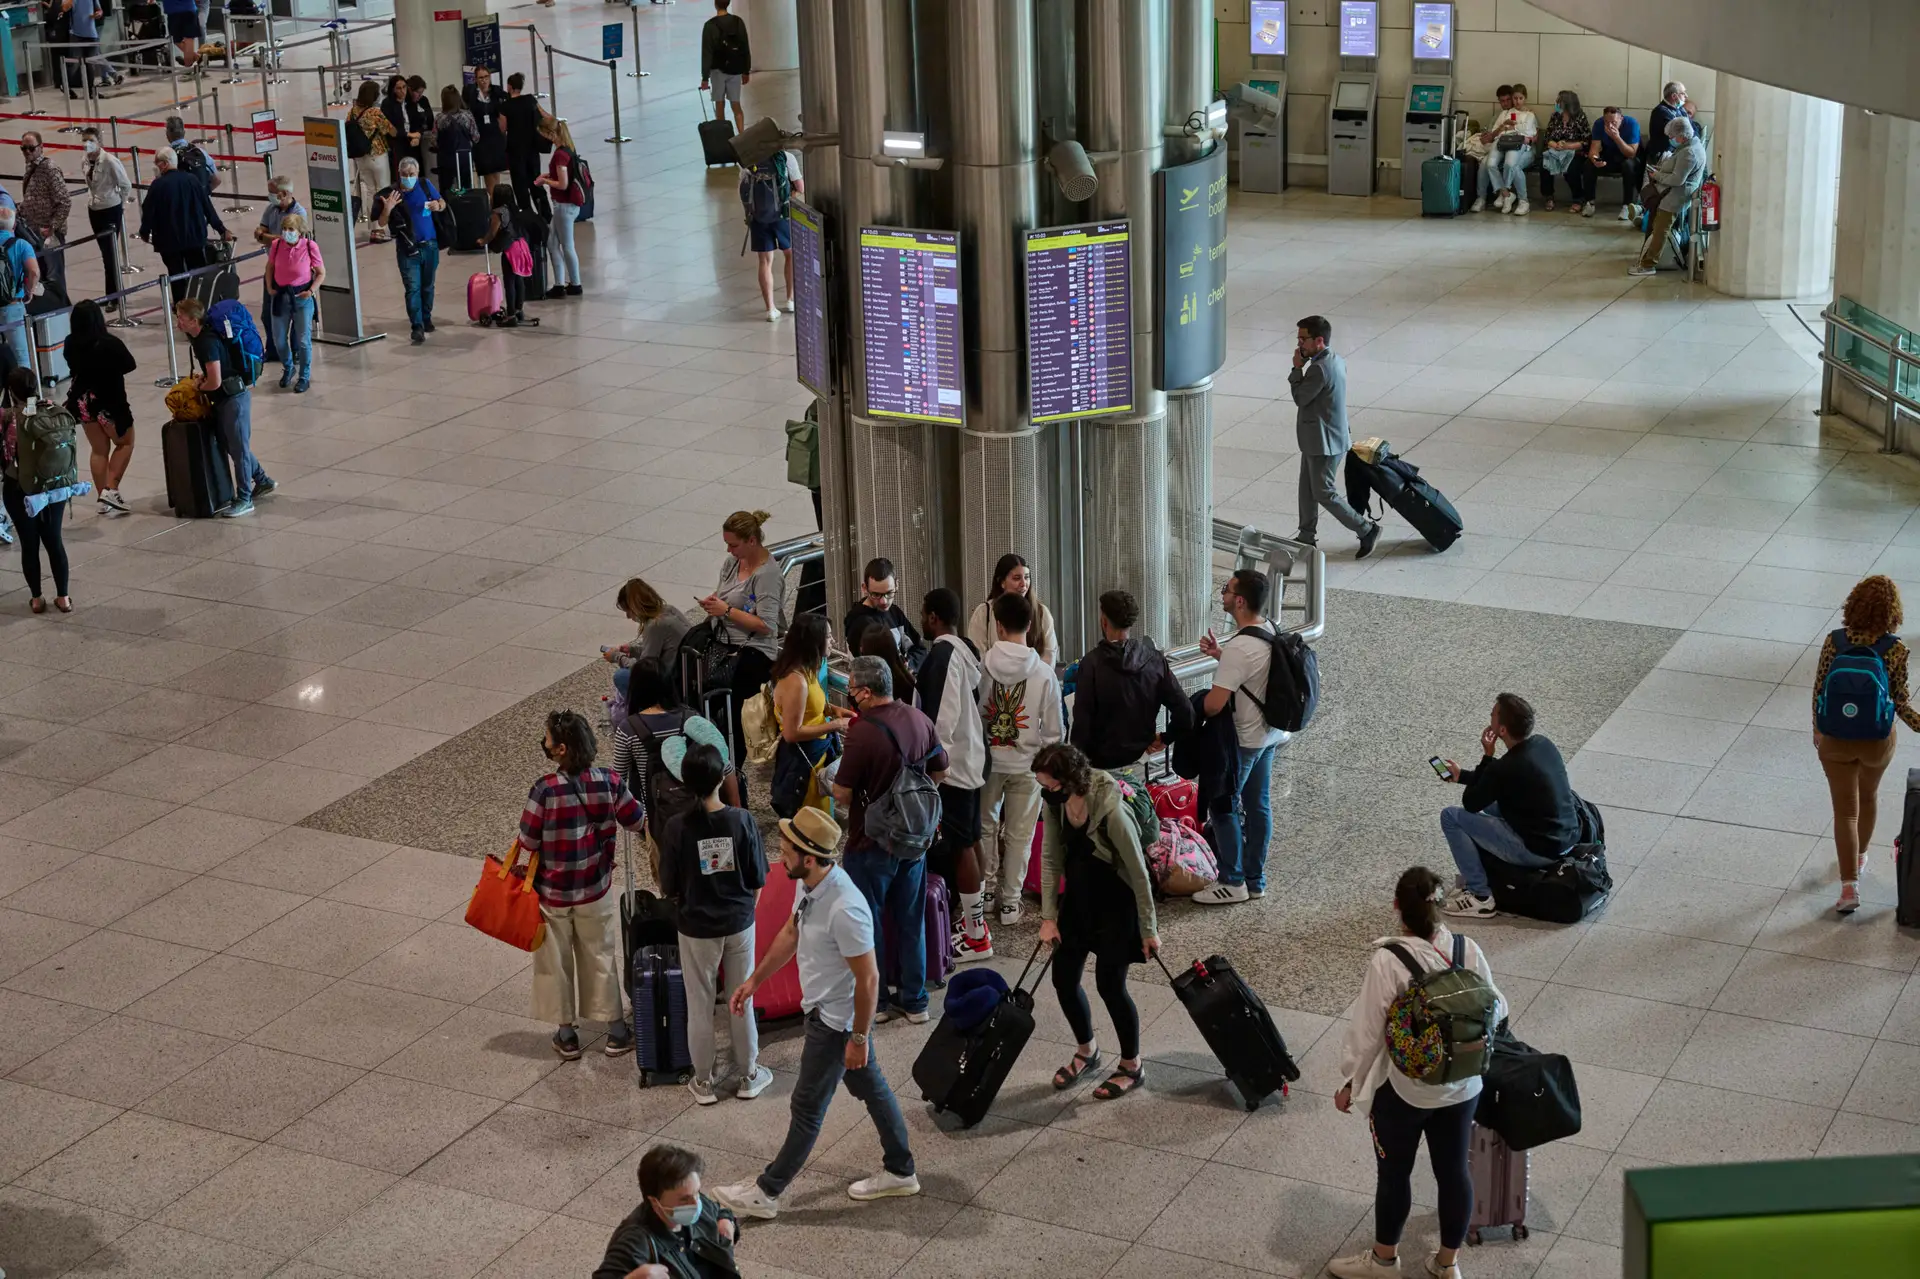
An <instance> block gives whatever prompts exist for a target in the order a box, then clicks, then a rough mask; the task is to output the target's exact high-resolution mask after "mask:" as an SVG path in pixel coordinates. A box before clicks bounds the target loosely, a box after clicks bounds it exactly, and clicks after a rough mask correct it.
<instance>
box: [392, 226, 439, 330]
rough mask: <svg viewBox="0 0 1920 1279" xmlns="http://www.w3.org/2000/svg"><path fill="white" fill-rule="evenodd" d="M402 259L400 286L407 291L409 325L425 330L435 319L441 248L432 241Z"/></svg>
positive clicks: (404, 255) (401, 255)
mask: <svg viewBox="0 0 1920 1279" xmlns="http://www.w3.org/2000/svg"><path fill="white" fill-rule="evenodd" d="M399 258H400V284H401V286H402V287H403V288H405V289H406V291H407V323H408V324H411V325H412V326H413V327H414V328H416V329H418V328H424V327H426V323H427V321H428V320H431V319H432V318H433V277H434V276H435V275H436V274H438V272H439V270H440V246H439V245H438V244H436V243H434V242H433V241H432V240H428V241H427V242H426V243H424V244H422V245H420V246H419V249H418V250H417V251H416V252H414V253H412V254H406V253H402V254H400V255H399Z"/></svg>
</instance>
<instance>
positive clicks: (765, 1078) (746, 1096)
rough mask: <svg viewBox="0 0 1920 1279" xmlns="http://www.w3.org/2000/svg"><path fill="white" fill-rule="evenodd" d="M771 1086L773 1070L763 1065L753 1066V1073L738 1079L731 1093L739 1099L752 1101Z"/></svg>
mask: <svg viewBox="0 0 1920 1279" xmlns="http://www.w3.org/2000/svg"><path fill="white" fill-rule="evenodd" d="M771 1087H773V1072H772V1071H771V1070H768V1069H767V1068H766V1067H765V1066H755V1067H754V1068H753V1073H752V1074H751V1075H748V1076H747V1077H746V1078H745V1079H742V1080H741V1081H740V1086H739V1087H738V1088H736V1089H734V1090H733V1095H734V1096H736V1097H738V1098H739V1099H740V1100H741V1101H752V1100H753V1099H754V1098H755V1097H758V1096H759V1095H760V1094H761V1093H763V1092H765V1091H766V1090H767V1089H769V1088H771Z"/></svg>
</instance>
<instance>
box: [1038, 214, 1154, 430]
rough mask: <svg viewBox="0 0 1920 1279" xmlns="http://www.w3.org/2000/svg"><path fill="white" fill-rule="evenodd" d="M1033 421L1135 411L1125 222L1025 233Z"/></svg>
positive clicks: (1128, 238)
mask: <svg viewBox="0 0 1920 1279" xmlns="http://www.w3.org/2000/svg"><path fill="white" fill-rule="evenodd" d="M1027 389H1028V391H1029V393H1030V396H1031V402H1032V406H1033V420H1034V421H1035V422H1060V421H1066V420H1068V419H1071V418H1080V417H1099V416H1101V415H1103V414H1108V413H1126V412H1129V411H1130V410H1132V408H1133V236H1132V233H1131V232H1130V231H1129V230H1128V227H1127V224H1126V223H1125V222H1096V223H1089V224H1087V225H1086V226H1073V227H1061V228H1058V229H1055V230H1049V231H1029V232H1027Z"/></svg>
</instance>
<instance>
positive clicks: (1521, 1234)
mask: <svg viewBox="0 0 1920 1279" xmlns="http://www.w3.org/2000/svg"><path fill="white" fill-rule="evenodd" d="M1532 1233H1533V1232H1532V1231H1531V1230H1528V1229H1527V1228H1526V1227H1525V1226H1515V1227H1514V1228H1513V1238H1514V1242H1515V1243H1518V1242H1519V1241H1520V1240H1522V1239H1525V1238H1526V1237H1527V1236H1528V1235H1530V1234H1532Z"/></svg>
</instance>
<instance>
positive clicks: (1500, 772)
mask: <svg viewBox="0 0 1920 1279" xmlns="http://www.w3.org/2000/svg"><path fill="white" fill-rule="evenodd" d="M1502 743H1505V745H1506V748H1507V753H1506V754H1505V755H1504V756H1502V757H1500V758H1498V759H1495V758H1494V754H1493V752H1494V748H1495V747H1496V746H1498V745H1500V744H1502ZM1480 746H1481V749H1482V750H1483V751H1484V752H1485V754H1484V755H1483V757H1482V758H1481V760H1480V765H1479V767H1477V768H1474V769H1471V770H1468V771H1463V770H1462V769H1461V767H1460V766H1459V765H1458V764H1456V763H1454V762H1453V761H1452V760H1446V761H1445V763H1446V766H1447V780H1449V781H1455V782H1460V783H1461V784H1463V785H1464V786H1465V787H1466V788H1467V793H1466V795H1465V796H1463V797H1462V799H1461V807H1458V808H1449V809H1447V810H1445V811H1444V812H1442V813H1441V814H1440V833H1441V834H1443V835H1445V836H1446V838H1447V848H1448V849H1449V850H1450V851H1451V852H1452V853H1453V862H1454V865H1456V866H1458V867H1459V868H1460V884H1461V886H1460V888H1459V889H1458V890H1456V891H1455V892H1454V894H1453V896H1451V897H1449V898H1448V899H1447V901H1446V904H1445V906H1443V907H1442V909H1444V910H1445V911H1446V913H1447V914H1449V915H1465V916H1485V915H1492V914H1494V913H1495V910H1496V908H1495V906H1494V902H1493V887H1492V885H1491V884H1489V883H1488V882H1487V872H1486V868H1485V867H1484V866H1483V865H1482V864H1481V861H1480V858H1481V856H1482V854H1484V855H1486V856H1488V857H1492V858H1494V859H1496V860H1498V861H1502V862H1505V863H1507V864H1508V865H1510V866H1522V867H1542V866H1551V865H1553V864H1554V863H1555V862H1557V861H1559V860H1560V859H1561V858H1563V857H1565V856H1566V855H1567V854H1568V853H1569V852H1571V851H1572V849H1573V846H1574V845H1575V844H1577V843H1579V842H1580V812H1579V809H1578V807H1577V806H1576V805H1575V803H1574V796H1573V787H1572V786H1571V785H1570V784H1569V783H1568V781H1567V765H1566V762H1565V761H1564V760H1562V759H1561V758H1560V750H1559V748H1558V747H1556V746H1555V745H1554V744H1553V743H1552V742H1551V741H1548V740H1547V739H1546V738H1545V737H1540V736H1537V735H1535V733H1534V731H1533V707H1532V706H1530V705H1528V703H1527V700H1526V698H1524V697H1521V696H1520V695H1519V694H1517V693H1502V694H1500V696H1498V697H1496V698H1494V699H1493V715H1492V717H1491V721H1490V722H1489V723H1488V724H1487V727H1486V729H1485V731H1483V732H1482V733H1481V734H1480Z"/></svg>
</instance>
